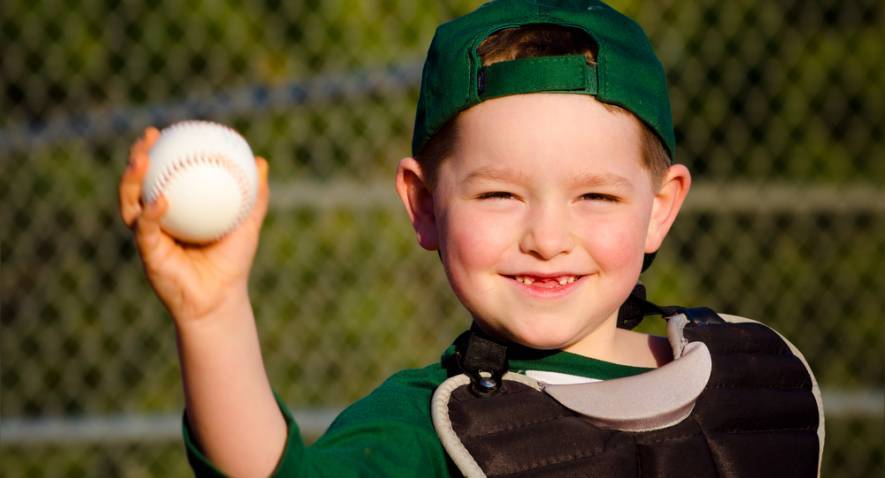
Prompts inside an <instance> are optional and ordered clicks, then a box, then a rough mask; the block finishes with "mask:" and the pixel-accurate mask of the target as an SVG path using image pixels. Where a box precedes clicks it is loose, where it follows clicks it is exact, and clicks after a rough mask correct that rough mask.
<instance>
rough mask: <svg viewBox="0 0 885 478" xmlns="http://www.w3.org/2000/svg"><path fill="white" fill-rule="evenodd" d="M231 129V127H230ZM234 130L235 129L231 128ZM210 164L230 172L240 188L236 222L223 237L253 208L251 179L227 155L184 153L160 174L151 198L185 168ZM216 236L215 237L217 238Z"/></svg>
mask: <svg viewBox="0 0 885 478" xmlns="http://www.w3.org/2000/svg"><path fill="white" fill-rule="evenodd" d="M228 129H229V128H228ZM231 131H233V130H231ZM201 164H208V165H215V166H221V167H222V168H223V169H224V170H225V171H227V172H228V173H230V174H231V175H232V176H233V177H234V181H236V183H237V185H238V186H239V189H240V211H239V212H238V213H237V219H236V221H235V222H234V224H233V225H232V226H231V227H230V228H229V229H228V230H226V231H224V232H222V233H221V234H219V235H218V236H217V237H221V236H223V235H224V234H226V233H227V232H228V231H230V230H232V229H234V228H235V227H237V226H238V225H239V224H240V223H241V222H242V221H243V220H244V219H245V218H246V216H247V214H248V212H249V210H250V209H251V208H252V205H251V204H250V203H251V201H250V198H249V181H248V179H247V178H246V175H245V174H244V173H243V171H242V170H241V169H240V168H238V167H237V165H236V163H234V162H233V161H231V160H230V159H229V158H227V157H226V156H223V155H221V154H218V153H211V154H210V153H204V152H200V151H198V152H194V153H190V154H187V155H184V156H183V157H181V158H178V159H176V160H175V161H173V162H172V164H171V165H170V166H168V167H167V168H166V169H164V170H163V174H162V175H161V176H160V179H159V180H157V182H156V184H155V185H154V187H153V188H152V189H151V192H150V194H151V198H152V199H154V200H156V198H157V197H158V196H159V195H160V193H162V192H163V190H164V189H165V188H166V185H167V184H169V182H170V181H172V179H173V178H174V177H175V176H176V175H177V174H178V173H179V172H180V171H184V170H185V169H188V168H190V167H191V166H196V165H201ZM217 237H216V238H214V239H217Z"/></svg>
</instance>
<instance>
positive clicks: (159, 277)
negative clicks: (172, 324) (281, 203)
mask: <svg viewBox="0 0 885 478" xmlns="http://www.w3.org/2000/svg"><path fill="white" fill-rule="evenodd" d="M159 137H160V132H159V131H158V130H157V129H156V128H148V129H146V130H145V132H144V135H143V136H142V137H141V138H140V139H139V140H138V141H136V142H135V144H134V145H133V146H132V149H131V151H130V155H129V165H128V166H127V168H126V170H125V172H124V173H123V176H122V178H121V180H120V186H119V199H120V215H121V217H122V219H123V222H124V223H125V224H126V225H127V226H128V227H130V228H131V229H132V230H133V232H134V234H135V241H136V245H137V247H138V252H139V254H140V255H141V259H142V262H143V263H144V268H145V273H146V274H147V277H148V280H149V281H150V283H151V286H152V287H153V288H154V290H155V291H156V293H157V295H158V296H159V297H160V300H162V301H163V303H164V304H165V305H166V308H167V309H168V310H169V312H170V313H171V314H172V316H173V317H174V318H175V321H176V323H177V324H178V325H182V324H184V323H188V322H191V321H196V320H199V319H200V318H203V317H206V316H207V315H209V314H211V313H213V312H214V311H216V310H218V309H219V308H221V307H224V306H225V305H226V304H227V303H229V302H230V301H241V300H246V301H248V295H247V285H248V278H249V271H250V269H251V267H252V261H253V258H254V257H255V252H256V250H257V247H258V236H259V232H260V229H261V223H262V221H263V220H264V216H265V214H266V212H267V202H268V195H269V190H268V185H267V161H265V160H264V159H263V158H259V157H255V158H254V161H255V167H256V171H257V182H258V187H257V194H256V196H255V200H254V205H251V204H250V206H251V211H250V212H248V215H244V217H243V218H240V219H239V222H238V224H237V225H236V227H235V228H234V229H233V230H231V231H230V232H227V233H226V234H224V235H223V236H221V237H220V238H219V239H217V240H214V241H213V242H209V243H205V244H199V245H197V244H188V243H184V242H180V241H177V240H176V239H174V238H173V237H172V236H171V235H170V234H169V233H168V232H166V231H165V230H164V229H163V227H162V225H161V223H162V220H163V217H164V214H165V213H166V211H167V209H168V208H169V203H168V202H167V199H166V197H165V196H164V195H163V194H162V192H161V193H159V194H158V195H156V197H155V200H153V201H143V200H142V198H143V196H144V192H143V190H142V188H143V183H144V181H145V176H146V174H147V172H148V168H149V166H150V164H149V163H150V154H149V152H150V150H151V148H152V147H153V146H154V144H155V143H156V142H157V140H158V138H159Z"/></svg>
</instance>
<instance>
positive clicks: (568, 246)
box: [519, 207, 575, 260]
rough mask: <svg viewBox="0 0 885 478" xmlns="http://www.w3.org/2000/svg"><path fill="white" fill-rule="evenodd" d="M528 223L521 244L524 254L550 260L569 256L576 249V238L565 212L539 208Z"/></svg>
mask: <svg viewBox="0 0 885 478" xmlns="http://www.w3.org/2000/svg"><path fill="white" fill-rule="evenodd" d="M526 222H527V224H526V227H525V231H524V233H523V234H522V237H521V239H520V242H519V248H520V250H521V251H522V252H523V253H525V254H531V255H534V256H536V257H538V258H539V259H543V260H549V259H552V258H554V257H556V256H558V255H560V254H568V253H569V252H571V250H572V249H573V248H574V247H575V238H574V236H573V235H572V230H571V227H570V224H569V218H568V214H566V213H565V211H561V210H557V208H552V207H539V208H537V209H536V210H535V211H533V212H532V213H531V214H529V215H528V216H527V218H526Z"/></svg>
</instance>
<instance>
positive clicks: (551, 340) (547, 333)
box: [480, 323, 575, 350]
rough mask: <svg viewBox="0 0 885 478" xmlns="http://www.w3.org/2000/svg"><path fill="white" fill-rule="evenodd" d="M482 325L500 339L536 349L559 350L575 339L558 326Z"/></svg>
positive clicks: (481, 325)
mask: <svg viewBox="0 0 885 478" xmlns="http://www.w3.org/2000/svg"><path fill="white" fill-rule="evenodd" d="M480 327H481V328H482V329H483V330H484V331H485V332H486V333H489V334H491V335H493V336H495V337H497V338H498V339H499V340H505V341H507V342H512V343H515V344H518V345H522V346H523V347H528V348H531V349H536V350H559V349H564V348H567V347H568V346H569V345H571V343H572V342H573V341H574V339H575V337H574V334H572V333H569V331H567V330H559V329H557V328H543V327H541V328H537V327H533V328H528V327H525V328H522V327H491V326H489V325H487V324H482V323H480Z"/></svg>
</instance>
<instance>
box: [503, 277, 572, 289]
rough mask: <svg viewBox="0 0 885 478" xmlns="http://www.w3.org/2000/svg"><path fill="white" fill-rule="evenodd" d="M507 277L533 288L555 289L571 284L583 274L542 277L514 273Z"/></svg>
mask: <svg viewBox="0 0 885 478" xmlns="http://www.w3.org/2000/svg"><path fill="white" fill-rule="evenodd" d="M508 277H509V278H511V279H513V280H515V281H516V282H519V283H520V284H523V285H526V286H531V287H535V288H542V289H557V288H560V287H565V286H567V285H569V284H573V283H574V282H575V281H577V280H578V279H580V278H581V277H583V276H578V275H569V274H566V275H560V276H552V277H542V276H533V275H515V276H508Z"/></svg>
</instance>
